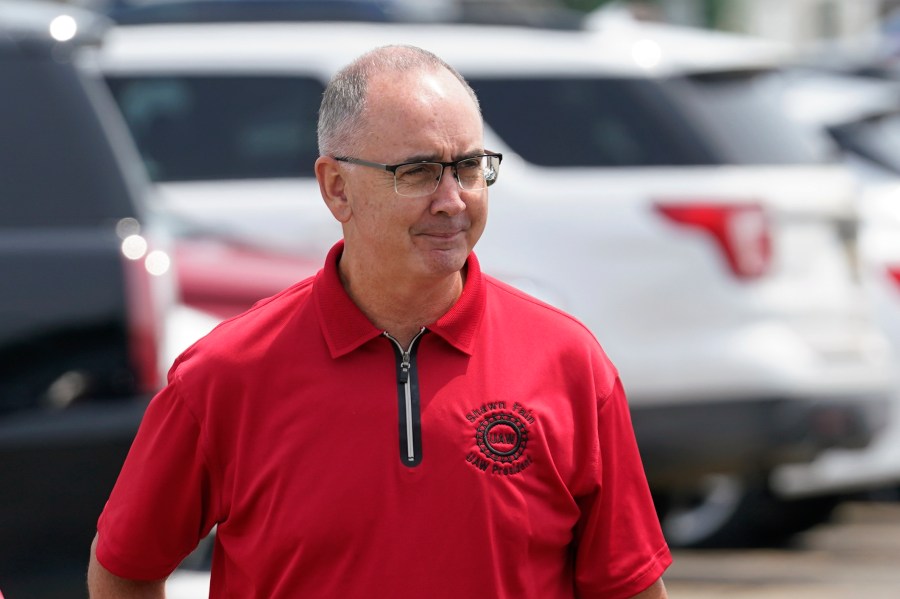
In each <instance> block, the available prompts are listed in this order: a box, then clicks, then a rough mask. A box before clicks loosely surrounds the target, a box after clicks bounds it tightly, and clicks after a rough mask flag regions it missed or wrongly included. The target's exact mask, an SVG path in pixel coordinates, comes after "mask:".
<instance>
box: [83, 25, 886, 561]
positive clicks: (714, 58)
mask: <svg viewBox="0 0 900 599" xmlns="http://www.w3.org/2000/svg"><path fill="white" fill-rule="evenodd" d="M653 34H654V37H653V38H649V37H648V34H647V32H646V30H643V29H641V28H639V27H637V26H635V27H626V28H622V27H616V28H614V29H604V28H600V29H598V30H584V31H558V30H555V31H550V30H537V29H526V28H518V27H488V26H464V25H454V26H444V25H439V24H435V25H417V26H415V27H409V26H405V25H401V24H372V23H322V22H317V23H302V22H299V23H265V24H260V23H256V24H247V23H227V24H221V23H219V24H208V23H203V24H180V25H142V26H121V27H117V28H115V29H113V30H111V31H110V34H109V35H108V37H107V38H106V40H105V43H104V45H103V47H102V49H101V50H100V51H99V52H97V53H96V54H94V55H93V56H89V57H87V60H88V61H89V62H91V63H93V64H94V65H96V67H97V68H99V69H100V70H101V71H102V72H103V73H104V74H105V76H106V79H107V81H108V83H109V86H110V89H111V90H112V92H113V94H114V96H115V98H116V100H117V102H118V104H119V106H120V107H121V109H122V111H123V114H124V116H125V119H126V121H127V122H128V124H129V126H130V128H131V131H132V133H133V135H134V137H135V139H136V141H137V144H138V148H139V149H140V151H141V154H142V156H143V158H144V161H145V164H146V166H147V168H148V171H149V173H150V175H151V177H152V178H153V179H154V180H155V182H156V183H157V187H158V190H159V194H158V202H159V204H158V206H159V208H160V210H161V211H162V212H163V213H165V214H167V215H168V216H169V217H170V218H172V219H174V220H177V221H178V222H179V223H182V224H183V223H193V224H194V225H195V228H196V229H200V230H204V231H206V232H209V231H214V232H216V233H215V235H216V243H223V244H227V245H229V246H230V247H231V248H235V247H237V248H240V247H244V248H247V247H253V248H255V250H254V251H266V252H274V253H277V254H278V255H280V256H285V255H292V256H294V257H295V259H296V264H297V266H296V269H295V270H293V271H291V269H286V271H282V274H283V275H285V279H284V281H283V282H282V283H275V282H274V281H270V284H271V286H272V291H275V287H278V286H279V285H282V284H283V285H287V284H289V283H290V282H292V281H290V280H289V279H290V278H291V277H290V274H291V272H295V273H296V274H297V276H298V278H299V277H300V276H302V274H301V273H303V272H304V271H305V269H306V268H307V267H308V265H310V264H316V263H319V262H321V260H322V259H323V257H324V254H325V251H326V250H327V248H328V247H329V246H330V245H331V244H332V243H333V242H334V240H336V239H337V238H338V237H339V236H340V228H339V227H338V225H337V223H335V222H334V220H333V218H332V217H331V215H330V213H329V212H328V210H327V209H326V208H325V206H324V205H323V203H322V201H321V199H320V195H319V190H318V186H317V184H316V182H315V180H314V178H313V172H312V165H313V162H314V160H315V158H316V157H317V155H318V152H317V148H316V136H315V125H316V113H317V109H318V105H319V100H320V97H321V94H322V91H323V88H324V85H325V82H326V81H327V79H328V78H329V77H330V75H331V74H332V73H333V72H334V71H335V70H336V69H337V68H338V67H340V66H341V65H343V64H346V63H347V62H349V61H350V60H351V59H352V58H354V57H355V56H357V55H359V54H361V53H362V52H364V51H365V50H368V49H370V48H372V47H374V46H378V45H383V44H386V43H411V44H415V45H419V46H422V47H425V48H428V49H431V50H433V51H435V52H436V53H437V54H438V55H440V56H442V57H443V58H445V59H446V60H448V61H449V62H450V63H451V64H453V65H455V66H457V67H458V68H459V69H460V70H461V71H462V72H463V74H464V75H466V77H467V78H468V79H469V80H470V81H471V83H472V85H473V86H474V87H475V89H476V90H477V92H478V93H479V96H480V98H481V102H482V108H483V112H484V116H485V120H486V123H487V126H486V132H485V136H486V141H485V143H486V146H487V147H488V148H490V149H491V150H494V151H499V152H502V153H503V155H504V161H503V170H504V175H503V179H502V182H501V183H500V184H498V185H497V186H495V187H493V188H492V190H491V210H492V212H491V222H490V225H489V226H488V229H487V232H486V234H485V236H484V238H483V239H482V241H481V242H480V244H479V246H478V249H477V253H478V255H479V258H480V259H481V261H482V263H483V266H484V268H485V270H486V271H487V272H490V273H492V274H494V275H496V276H499V277H500V278H502V279H505V280H507V281H509V282H511V283H513V284H515V285H517V286H519V287H521V288H523V289H524V290H526V291H529V292H531V293H533V294H534V295H537V296H539V297H541V298H542V299H545V300H548V301H550V302H551V303H554V304H556V305H558V306H560V307H561V308H563V309H565V310H567V311H569V312H571V313H573V314H574V315H576V316H577V317H579V318H580V319H582V320H583V321H584V322H585V323H586V324H587V326H589V327H590V328H591V329H592V330H593V331H594V332H595V333H596V335H597V337H598V338H599V339H600V341H601V343H602V344H603V345H604V347H605V348H606V350H607V351H608V353H609V354H610V355H611V357H612V358H613V361H614V362H615V363H616V364H617V366H618V368H619V370H620V372H621V374H622V377H623V380H624V381H625V385H626V388H627V390H628V393H629V397H630V401H631V406H632V413H633V419H634V423H635V427H636V431H637V435H638V440H639V443H640V445H641V450H642V453H643V456H644V460H645V466H646V470H647V474H648V477H649V479H650V482H651V486H652V487H653V490H654V492H655V494H656V496H657V498H658V500H659V502H658V507H659V509H660V514H661V518H662V521H663V524H664V528H665V529H666V532H667V535H668V536H669V540H670V542H671V543H672V544H673V545H692V544H701V543H732V544H740V543H746V542H749V541H750V540H754V539H759V538H761V537H765V538H771V537H774V536H784V535H786V534H789V533H790V532H791V531H793V530H795V529H796V528H798V527H800V526H801V524H800V523H799V521H798V523H797V524H795V525H785V521H784V518H785V515H786V514H787V515H793V514H794V513H795V511H796V510H797V509H798V504H796V503H790V502H786V501H785V500H784V498H781V497H778V496H776V495H774V494H773V493H772V489H771V488H770V487H769V484H768V480H769V476H770V474H771V473H772V472H775V471H777V470H778V469H779V468H780V467H782V465H784V464H786V463H794V462H797V463H802V462H809V461H810V460H812V459H814V458H815V457H816V456H818V455H819V454H820V452H821V451H822V450H823V449H825V448H828V447H861V446H865V445H866V444H867V443H868V442H869V440H870V439H871V438H872V436H873V435H874V434H875V432H876V430H877V429H878V427H879V424H878V423H879V421H880V420H881V410H883V408H884V406H885V403H886V401H887V399H886V398H887V396H888V393H889V372H888V369H889V364H890V362H889V352H888V348H887V344H886V342H885V339H884V337H883V335H882V334H881V333H880V332H879V330H878V329H877V328H876V327H875V326H874V323H873V321H872V319H871V318H870V315H869V314H868V313H867V310H866V306H865V301H864V297H863V294H862V289H861V287H860V285H859V283H858V280H857V278H856V273H855V267H854V262H853V260H852V258H851V255H852V253H853V252H854V251H855V218H854V207H853V206H854V201H855V197H854V195H855V194H856V192H857V187H856V184H855V180H854V178H853V176H852V174H851V173H850V172H849V171H848V169H847V168H846V166H845V165H843V164H841V163H840V162H839V161H838V160H837V152H836V150H835V147H834V146H833V144H832V143H831V142H830V141H829V140H828V139H827V138H826V137H825V136H824V135H819V134H816V133H815V132H813V131H812V130H810V129H808V128H802V127H798V126H796V123H793V122H792V121H791V120H790V119H788V118H787V117H786V116H784V115H783V112H782V111H781V109H780V108H779V106H778V103H777V99H778V98H777V96H775V95H773V93H772V92H773V91H774V90H776V89H778V88H777V86H776V85H775V80H776V79H777V72H776V71H774V70H773V69H774V65H776V64H778V63H779V62H780V60H781V58H782V57H781V56H780V54H779V53H778V52H773V51H772V49H771V48H769V47H762V46H760V47H756V46H755V45H754V46H753V48H751V49H748V47H747V46H745V45H742V44H735V43H733V40H731V39H727V40H719V39H718V38H717V39H716V41H713V42H703V43H699V42H698V40H696V39H694V38H693V37H690V36H687V35H686V34H684V33H681V32H679V33H678V35H676V36H674V38H672V37H670V38H665V37H664V36H663V35H662V34H661V33H660V32H659V31H658V30H653ZM685 40H690V41H691V43H686V41H685ZM720 42H721V43H720ZM373 159H374V157H373ZM257 257H259V255H258V256H257ZM243 273H244V274H243V275H242V276H245V277H247V278H246V279H245V280H246V282H247V284H248V286H249V285H254V284H257V283H259V281H260V279H259V278H254V277H253V269H243ZM712 476H715V478H711V477H712ZM711 481H712V482H715V483H716V484H714V485H710V484H709V483H710V482H711ZM721 481H727V484H726V485H725V486H723V484H720V483H721ZM722 489H727V490H728V491H729V493H726V494H725V495H724V496H725V497H726V501H724V502H723V501H722V497H723V494H722ZM809 505H810V503H808V502H804V504H803V506H807V507H808V506H809ZM820 517H824V516H820Z"/></svg>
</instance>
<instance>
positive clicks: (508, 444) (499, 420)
mask: <svg viewBox="0 0 900 599" xmlns="http://www.w3.org/2000/svg"><path fill="white" fill-rule="evenodd" d="M466 419H467V420H468V421H469V422H472V423H474V424H475V445H476V446H477V447H478V451H477V452H476V451H470V452H469V454H468V455H467V456H466V461H467V462H468V463H469V464H471V465H472V466H474V467H475V468H478V469H479V470H481V471H482V472H484V473H485V474H487V473H490V474H494V475H501V476H509V475H513V474H518V473H520V472H522V471H523V470H525V469H526V468H528V467H529V466H530V465H531V464H532V460H531V457H530V456H529V455H528V454H527V453H526V452H525V450H526V449H527V447H528V425H529V424H533V423H534V416H533V415H532V414H531V411H530V410H528V409H526V408H525V407H524V406H522V405H521V404H519V403H518V402H514V403H513V407H512V410H509V409H507V408H506V402H502V401H501V402H494V403H491V404H485V405H483V406H481V407H480V408H476V409H474V410H472V411H470V412H468V413H467V414H466Z"/></svg>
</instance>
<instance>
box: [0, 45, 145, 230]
mask: <svg viewBox="0 0 900 599" xmlns="http://www.w3.org/2000/svg"><path fill="white" fill-rule="evenodd" d="M87 84H88V82H87V81H83V80H82V79H80V77H79V75H78V74H77V73H76V71H75V70H74V69H72V68H71V66H70V65H66V64H60V63H57V62H55V61H53V60H49V59H39V58H33V59H28V60H25V59H21V58H20V59H10V58H9V57H3V56H0V89H2V92H0V114H4V115H18V117H17V118H4V119H0V140H2V141H0V198H2V201H0V225H2V226H41V227H48V226H51V227H52V226H77V225H93V224H96V223H98V222H103V221H106V220H109V219H118V218H122V217H124V216H132V215H133V212H134V207H133V206H132V204H131V196H130V195H129V194H130V191H129V189H128V186H127V182H126V181H125V180H124V178H123V177H121V176H119V175H118V174H117V173H119V172H120V167H119V165H118V164H117V163H116V158H115V156H114V155H113V153H112V151H111V149H110V146H109V143H108V141H107V140H106V139H105V138H104V137H103V128H102V127H101V125H100V124H99V123H98V122H97V117H96V114H95V111H94V110H93V108H92V107H91V105H90V100H89V99H88V95H87V94H85V90H84V89H81V87H82V86H84V85H87ZM58 98H66V100H67V101H66V102H58V101H54V99H58Z"/></svg>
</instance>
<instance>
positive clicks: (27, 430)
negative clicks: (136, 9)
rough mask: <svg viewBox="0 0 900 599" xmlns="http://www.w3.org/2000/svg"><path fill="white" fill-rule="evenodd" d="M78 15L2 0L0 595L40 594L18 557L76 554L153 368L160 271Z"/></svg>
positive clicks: (133, 171) (129, 159)
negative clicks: (88, 65)
mask: <svg viewBox="0 0 900 599" xmlns="http://www.w3.org/2000/svg"><path fill="white" fill-rule="evenodd" d="M87 16H89V15H83V14H80V13H78V12H76V11H74V10H72V9H71V8H67V7H65V6H64V5H60V4H41V3H38V2H33V1H32V2H6V1H0V281H2V289H3V291H2V293H0V588H3V590H4V592H6V593H7V595H8V596H17V594H18V596H28V597H46V596H49V595H47V594H46V592H45V591H41V590H40V588H43V587H40V588H39V587H35V586H34V585H33V584H26V582H24V579H25V578H28V569H29V568H36V573H35V577H34V581H37V580H40V579H41V578H46V576H45V573H46V572H47V571H48V569H49V568H48V562H49V561H53V560H55V559H57V558H59V559H66V558H71V559H77V560H79V564H80V565H83V561H84V560H85V559H86V556H87V551H88V547H89V545H90V541H91V538H92V536H93V532H94V530H95V528H94V527H95V524H96V518H97V515H98V514H99V512H100V509H101V508H102V506H103V502H104V500H105V498H106V496H107V495H108V493H109V491H110V489H111V487H112V484H113V482H114V481H115V477H116V475H117V473H118V470H119V468H120V466H121V462H122V460H123V459H124V456H125V453H126V451H127V449H128V447H129V445H130V442H131V439H132V437H133V435H134V431H135V430H136V427H137V424H138V422H139V420H140V416H141V414H142V412H143V407H144V405H145V399H146V397H147V396H148V395H149V394H150V393H152V392H153V391H154V390H155V389H156V388H158V386H159V384H160V363H159V360H158V356H159V350H160V345H161V334H160V333H161V330H162V324H163V322H162V318H161V316H162V311H163V309H164V307H165V305H166V301H167V300H166V298H167V297H168V295H169V287H170V280H169V279H170V277H168V276H167V273H166V272H165V270H166V269H165V254H162V253H160V252H161V251H162V249H163V248H160V247H159V246H158V244H159V243H160V241H161V240H160V239H159V238H155V237H154V236H153V234H152V232H151V231H149V230H148V227H147V223H146V222H145V221H146V219H144V218H143V216H142V210H141V201H142V195H143V194H144V193H146V190H147V187H146V182H145V181H144V178H143V171H142V167H141V166H140V162H139V160H138V159H137V158H136V152H135V151H134V149H133V147H131V146H130V145H129V144H130V138H129V137H128V135H127V133H126V131H125V129H124V128H123V126H122V124H121V123H120V122H119V121H118V120H116V118H117V112H116V111H115V110H114V108H111V107H114V105H113V104H111V100H110V98H108V96H107V95H106V94H107V92H106V90H105V88H104V87H103V86H102V84H98V82H96V81H94V80H93V78H92V77H91V76H88V75H87V74H86V73H85V72H83V71H82V70H80V69H78V68H77V67H76V65H75V64H74V62H73V56H74V52H75V51H76V48H77V47H78V46H79V44H81V43H82V42H90V41H91V35H90V34H91V29H92V27H95V26H96V25H97V24H98V23H99V24H100V25H102V22H100V21H96V20H93V21H89V20H85V17H87ZM54 19H60V20H57V21H55V22H54ZM51 23H55V24H54V25H53V27H52V28H51ZM51 31H52V32H53V33H51ZM79 31H80V35H79ZM54 35H55V36H56V38H57V39H54ZM73 35H74V37H72V36H73ZM151 255H152V258H153V260H155V261H148V258H150V257H151ZM80 576H81V575H80V574H79V577H80ZM34 581H32V583H34ZM42 584H43V585H44V586H46V584H47V582H46V580H44V581H43V582H42ZM79 587H83V585H81V584H79ZM47 592H49V591H47ZM54 596H55V595H54ZM60 596H73V591H72V589H68V590H61V591H60Z"/></svg>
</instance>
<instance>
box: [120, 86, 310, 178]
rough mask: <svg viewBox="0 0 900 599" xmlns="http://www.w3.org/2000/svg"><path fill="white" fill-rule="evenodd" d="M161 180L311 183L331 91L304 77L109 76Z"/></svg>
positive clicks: (154, 174)
mask: <svg viewBox="0 0 900 599" xmlns="http://www.w3.org/2000/svg"><path fill="white" fill-rule="evenodd" d="M108 83H109V86H110V89H111V90H112V92H113V95H114V96H115V98H116V101H117V102H118V104H119V106H120V107H121V109H122V113H123V114H124V116H125V120H126V121H127V122H128V125H129V128H130V129H131V132H132V134H133V136H134V138H135V142H136V143H137V146H138V149H139V150H140V152H141V156H142V157H143V159H144V162H145V164H146V166H147V170H148V172H149V174H150V177H151V179H153V180H154V181H198V180H217V179H254V178H271V177H299V176H303V177H312V176H313V170H312V169H313V163H314V162H315V160H316V158H317V157H318V155H319V153H318V147H317V138H316V120H317V118H318V110H319V103H320V101H321V97H322V92H323V91H324V87H323V85H322V83H321V82H319V81H317V80H315V79H310V78H303V77H279V76H187V75H184V76H177V77H174V76H173V77H169V76H143V77H138V76H134V77H110V78H108Z"/></svg>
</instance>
